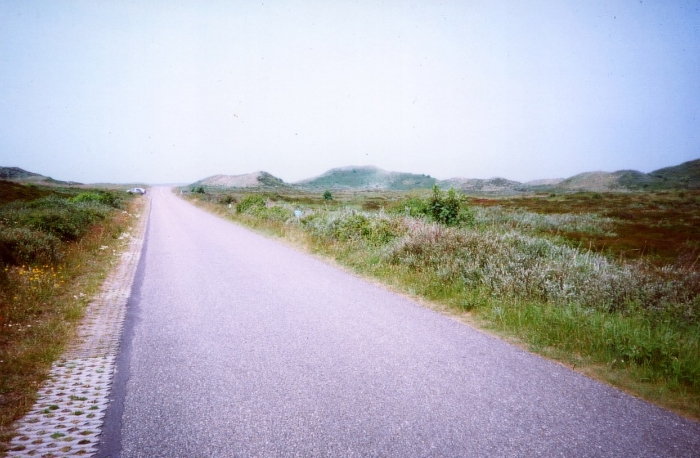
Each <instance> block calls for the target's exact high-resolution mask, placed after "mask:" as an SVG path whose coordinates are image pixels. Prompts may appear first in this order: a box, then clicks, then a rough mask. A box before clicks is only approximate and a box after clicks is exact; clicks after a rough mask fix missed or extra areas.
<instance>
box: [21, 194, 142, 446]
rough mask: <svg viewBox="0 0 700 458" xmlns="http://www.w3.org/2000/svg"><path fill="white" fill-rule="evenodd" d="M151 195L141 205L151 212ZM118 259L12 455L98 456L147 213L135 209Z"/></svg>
mask: <svg viewBox="0 0 700 458" xmlns="http://www.w3.org/2000/svg"><path fill="white" fill-rule="evenodd" d="M149 205H150V199H147V200H146V204H145V205H144V208H143V210H142V213H141V214H142V215H148V214H149ZM136 217H137V223H136V224H135V225H134V227H133V228H132V230H131V232H130V233H125V234H123V235H122V237H123V239H124V240H125V241H126V242H127V243H126V248H125V251H124V252H123V253H122V254H121V256H120V259H119V262H118V264H117V265H115V267H114V268H113V269H112V272H111V273H110V274H109V276H108V277H107V279H106V280H105V282H104V284H103V285H102V288H101V290H100V293H99V294H98V295H97V297H95V298H94V300H93V301H92V302H91V303H90V304H89V305H88V307H87V309H86V311H85V317H84V318H83V322H82V323H81V325H80V327H79V329H78V333H77V337H76V339H75V341H74V342H73V343H72V344H71V345H70V346H69V347H68V349H67V350H66V352H65V354H64V355H63V356H62V357H61V358H60V359H59V360H58V361H56V362H55V363H54V365H53V367H52V368H51V372H50V374H49V379H48V380H47V382H46V383H44V385H43V386H42V387H41V388H40V389H39V392H38V400H37V402H36V404H35V405H34V407H33V408H32V410H31V411H30V412H29V413H28V414H27V415H26V416H25V417H24V418H22V419H20V420H19V421H18V422H17V423H16V425H15V428H16V432H17V436H15V437H14V438H13V439H12V442H11V443H10V447H9V448H10V451H9V452H8V454H7V456H8V457H20V456H36V457H43V458H54V457H68V456H86V457H87V456H93V455H94V454H95V453H97V446H98V444H99V436H100V433H101V430H102V424H103V421H104V416H105V411H106V409H107V404H108V399H109V393H110V389H111V383H112V377H113V375H114V367H115V359H116V354H117V351H118V349H119V338H120V336H121V331H122V327H123V324H124V318H125V316H126V303H127V301H128V299H129V295H130V294H131V285H132V283H133V280H134V276H135V274H136V267H137V266H138V263H139V258H140V256H141V248H142V246H143V239H144V233H145V228H146V222H147V220H148V217H147V216H145V217H143V218H141V217H140V215H136Z"/></svg>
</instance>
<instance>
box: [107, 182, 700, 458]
mask: <svg viewBox="0 0 700 458" xmlns="http://www.w3.org/2000/svg"><path fill="white" fill-rule="evenodd" d="M151 198H152V204H151V214H150V221H149V227H148V231H147V236H146V237H147V239H146V243H145V245H144V250H145V251H144V253H143V255H142V257H141V264H140V266H139V270H138V273H137V278H136V281H135V284H134V289H133V292H132V298H131V300H130V302H129V309H128V312H127V321H126V325H125V330H124V335H123V337H122V343H121V352H120V355H119V358H118V363H117V372H116V375H115V380H114V386H113V391H112V393H113V394H112V397H113V400H112V402H111V404H110V407H109V410H108V412H107V419H106V423H105V429H104V432H103V437H102V443H101V448H100V452H99V454H98V456H102V457H108V456H111V457H117V456H122V457H150V458H154V457H233V456H241V457H248V456H257V457H276V456H279V457H287V456H299V457H316V456H321V457H324V456H331V457H353V456H357V457H365V456H371V457H384V456H386V457H472V456H473V457H491V456H493V457H501V456H519V457H525V456H527V457H535V456H543V457H550V456H551V457H554V456H561V457H582V456H596V457H602V456H619V457H652V456H659V457H674V456H696V457H697V456H700V424H698V423H695V422H692V421H689V420H686V419H684V418H682V417H679V416H677V415H675V414H673V413H670V412H668V411H665V410H663V409H660V408H657V407H655V406H653V405H650V404H648V403H646V402H643V401H640V400H638V399H636V398H633V397H631V396H628V395H625V394H623V393H621V392H620V391H617V390H615V389H612V388H610V387H608V386H606V385H604V384H602V383H599V382H596V381H594V380H591V379H589V378H587V377H584V376H582V375H580V374H578V373H575V372H573V371H571V370H569V369H567V368H565V367H563V366H561V365H558V364H555V363H552V362H549V361H547V360H545V359H543V358H541V357H538V356H534V355H532V354H530V353H527V352H525V351H523V350H522V349H519V348H516V347H514V346H511V345H508V344H506V343H504V342H503V341H501V340H499V339H497V338H494V337H492V336H490V335H487V334H485V333H483V332H480V331H477V330H475V329H473V328H471V327H469V326H467V325H465V324H462V323H460V322H457V321H455V320H453V319H451V318H449V317H446V316H443V315H440V314H438V313H436V312H434V311H431V310H429V309H426V308H424V307H421V306H420V305H418V304H417V303H415V302H413V301H411V300H410V299H407V298H405V297H402V296H400V295H397V294H394V293H391V292H389V291H387V290H385V289H383V288H381V287H379V286H377V285H374V284H372V283H370V282H367V281H365V280H362V279H359V278H357V277H355V276H353V275H352V274H348V273H347V272H344V271H342V270H340V269H338V268H336V267H333V266H329V265H327V264H324V263H323V262H321V261H319V260H318V259H315V258H313V257H311V256H308V255H306V254H303V253H300V252H298V251H295V250H294V249H291V248H289V247H287V246H285V245H284V244H281V243H279V242H276V241H273V240H270V239H267V238H265V237H262V236H260V235H257V234H255V233H253V232H251V231H249V230H247V229H243V228H241V227H239V226H237V225H235V224H233V223H231V222H229V221H226V220H223V219H221V218H218V217H215V216H212V215H210V214H208V213H206V212H204V211H202V210H199V209H197V208H195V207H194V206H192V205H191V204H189V203H187V202H185V201H184V200H182V199H180V198H179V197H178V196H176V195H174V194H172V193H171V191H170V190H169V189H167V188H155V189H153V190H152V192H151Z"/></svg>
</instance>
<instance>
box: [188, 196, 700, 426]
mask: <svg viewBox="0 0 700 458" xmlns="http://www.w3.org/2000/svg"><path fill="white" fill-rule="evenodd" d="M188 197H192V196H188ZM302 197H303V199H304V200H303V203H302V201H301V199H300V196H299V195H295V196H280V195H275V194H253V193H248V194H243V193H239V194H236V193H229V194H228V199H227V201H228V204H225V203H218V202H219V199H220V195H219V194H217V193H212V192H211V191H210V192H208V193H204V194H200V195H198V196H196V199H197V200H198V202H199V203H200V204H201V205H204V206H205V207H207V208H208V209H209V210H210V211H214V212H216V213H219V214H221V215H223V216H226V217H229V218H231V219H233V220H235V221H237V222H240V223H242V224H244V225H247V226H248V227H251V228H254V229H257V230H260V231H263V232H265V233H267V234H270V235H274V236H277V237H282V238H284V239H286V240H290V241H292V242H294V243H296V244H297V245H299V246H303V247H304V248H305V249H307V250H309V251H311V252H314V253H318V254H320V255H323V256H327V257H331V258H333V259H335V260H336V261H338V262H339V263H340V264H343V265H345V266H348V267H350V268H351V269H353V270H354V271H355V272H358V273H360V274H362V275H366V276H369V277H373V278H376V279H378V280H380V281H382V282H384V283H386V284H389V285H391V286H392V287H394V288H395V289H397V290H398V291H401V292H405V293H408V294H412V295H415V296H417V297H420V298H424V299H427V300H429V301H431V302H432V303H437V304H442V306H445V307H447V308H448V309H449V310H451V313H453V314H455V315H459V316H461V317H463V318H464V319H465V320H467V321H469V322H471V323H472V324H476V325H478V326H479V327H481V328H483V329H488V330H489V331H490V332H494V333H496V334H498V335H501V336H503V337H504V338H506V339H508V340H510V341H512V342H514V343H516V344H518V345H521V346H523V347H525V348H528V349H529V350H531V351H534V352H537V353H539V354H542V355H544V356H546V357H549V358H552V359H555V360H557V361H560V362H561V363H562V364H566V365H567V366H569V367H572V368H574V369H576V370H579V371H581V372H583V373H586V374H588V375H591V376H593V377H596V378H598V379H600V380H603V381H606V382H607V383H610V384H612V385H614V386H617V387H619V388H621V389H623V390H625V391H628V392H630V393H632V394H635V395H638V396H640V397H643V398H645V399H647V400H649V401H652V402H655V403H657V404H659V405H662V406H664V407H667V408H669V409H672V410H675V411H676V412H679V413H681V414H683V415H685V416H688V417H691V418H695V419H700V262H698V255H699V254H700V253H699V252H698V249H699V248H700V232H699V229H698V228H699V227H700V224H698V219H700V194H697V193H691V192H686V193H683V194H682V195H679V194H678V193H654V194H649V193H645V194H641V193H640V194H632V193H627V194H623V195H617V194H605V195H600V194H596V195H591V194H586V193H583V194H572V195H564V196H554V197H552V196H538V195H535V196H529V197H518V198H491V199H484V198H481V197H479V198H474V197H472V198H462V200H461V205H462V206H464V207H467V209H468V215H469V217H468V218H464V219H462V220H461V221H460V223H459V224H456V225H452V227H448V226H447V225H445V224H439V223H437V222H435V219H434V218H432V219H431V217H430V215H429V214H428V213H426V212H424V211H423V210H421V208H425V205H427V203H428V202H429V199H430V194H428V193H423V194H412V195H408V196H407V195H405V194H404V195H401V194H396V193H385V194H384V195H379V194H377V193H374V194H369V193H367V194H358V193H352V194H350V193H347V194H343V193H335V194H334V200H333V202H331V203H329V202H324V201H323V198H322V196H320V195H319V196H313V195H306V196H302ZM370 203H371V205H370ZM229 204H230V208H229V206H228V205H229ZM241 204H242V205H241ZM416 209H418V210H416ZM239 210H240V211H239ZM294 210H301V211H302V215H301V216H300V217H299V218H297V217H295V216H294V214H293V211H294ZM414 210H415V211H414ZM462 210H463V209H462ZM460 211H461V210H460ZM667 240H671V241H672V243H667Z"/></svg>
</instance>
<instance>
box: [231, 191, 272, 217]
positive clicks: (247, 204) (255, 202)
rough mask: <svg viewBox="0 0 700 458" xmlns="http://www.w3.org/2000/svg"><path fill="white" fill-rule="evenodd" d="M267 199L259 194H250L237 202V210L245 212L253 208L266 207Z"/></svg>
mask: <svg viewBox="0 0 700 458" xmlns="http://www.w3.org/2000/svg"><path fill="white" fill-rule="evenodd" d="M265 205H266V199H265V198H264V197H263V196H261V195H259V194H249V195H247V196H245V197H244V198H243V199H241V201H240V202H238V203H237V204H236V212H238V213H245V212H247V211H248V210H250V209H253V208H264V207H265Z"/></svg>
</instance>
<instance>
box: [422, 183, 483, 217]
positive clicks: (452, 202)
mask: <svg viewBox="0 0 700 458" xmlns="http://www.w3.org/2000/svg"><path fill="white" fill-rule="evenodd" d="M426 210H427V214H428V216H429V217H430V218H432V219H433V220H434V221H436V222H438V223H442V224H444V225H446V226H456V225H458V224H460V223H463V222H467V221H469V220H470V219H472V218H473V215H471V212H470V211H469V209H467V208H462V198H461V197H459V196H457V192H456V191H455V190H454V189H450V190H449V191H447V193H445V192H443V191H440V189H439V188H438V187H437V185H434V186H433V195H432V196H431V197H430V199H428V207H427V209H426Z"/></svg>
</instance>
